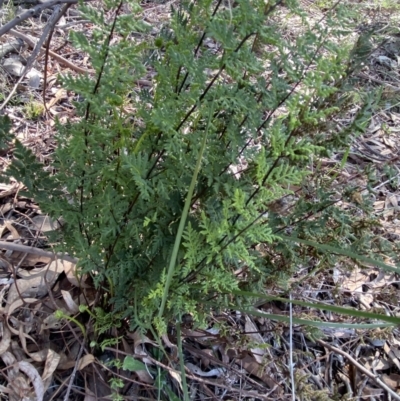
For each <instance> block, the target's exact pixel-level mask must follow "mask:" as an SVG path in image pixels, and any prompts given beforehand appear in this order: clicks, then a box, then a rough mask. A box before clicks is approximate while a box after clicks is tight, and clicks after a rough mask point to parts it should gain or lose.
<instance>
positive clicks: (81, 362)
mask: <svg viewBox="0 0 400 401" xmlns="http://www.w3.org/2000/svg"><path fill="white" fill-rule="evenodd" d="M94 361H95V357H94V356H93V355H92V354H86V355H85V356H83V357H82V358H81V359H80V360H79V362H78V370H82V369H84V368H85V367H86V366H88V365H90V364H91V363H93V362H94Z"/></svg>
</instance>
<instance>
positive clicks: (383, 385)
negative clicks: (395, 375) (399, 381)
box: [317, 340, 400, 401]
mask: <svg viewBox="0 0 400 401" xmlns="http://www.w3.org/2000/svg"><path fill="white" fill-rule="evenodd" d="M317 342H318V343H319V344H321V345H322V346H323V347H326V348H328V349H330V350H331V351H333V352H336V353H337V354H339V355H342V356H344V357H345V358H346V359H347V360H348V361H349V362H350V363H351V364H352V365H354V366H355V367H356V368H357V369H359V370H360V371H361V372H363V373H364V374H365V375H367V376H368V377H369V378H370V379H372V380H373V381H374V382H375V383H376V384H377V385H378V386H380V387H381V388H383V389H384V390H385V391H387V392H388V393H389V394H390V395H391V396H392V397H393V399H395V400H398V401H400V396H399V395H398V394H397V393H396V392H395V391H393V390H392V389H391V388H390V387H389V386H387V385H386V384H385V383H384V382H383V381H382V380H381V379H380V378H379V377H378V376H376V375H374V374H373V373H372V372H371V371H369V370H368V369H367V368H365V367H364V366H363V365H361V364H360V363H359V362H357V361H356V360H355V359H354V358H353V357H352V356H350V355H349V354H348V353H347V352H345V351H342V350H341V349H339V348H336V347H334V346H333V345H330V344H328V343H326V342H325V341H322V340H317Z"/></svg>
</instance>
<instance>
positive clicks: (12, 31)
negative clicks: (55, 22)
mask: <svg viewBox="0 0 400 401" xmlns="http://www.w3.org/2000/svg"><path fill="white" fill-rule="evenodd" d="M9 33H10V34H11V35H13V36H15V37H16V38H19V39H22V40H24V41H25V42H26V43H27V44H28V45H29V47H31V48H34V47H35V45H36V43H35V40H34V38H32V37H31V36H28V35H25V34H24V33H21V32H19V31H16V30H15V29H10V32H9ZM45 51H46V49H41V50H40V52H41V53H45ZM49 55H50V56H51V57H53V58H54V59H55V60H57V61H58V62H59V63H61V64H63V65H64V66H66V67H68V68H70V69H71V70H73V71H75V72H78V73H80V74H90V73H92V72H93V71H90V70H86V69H85V68H81V67H78V66H77V65H75V64H73V63H71V62H70V61H68V60H66V59H65V58H64V57H62V56H60V55H58V54H57V53H54V52H53V51H51V50H49Z"/></svg>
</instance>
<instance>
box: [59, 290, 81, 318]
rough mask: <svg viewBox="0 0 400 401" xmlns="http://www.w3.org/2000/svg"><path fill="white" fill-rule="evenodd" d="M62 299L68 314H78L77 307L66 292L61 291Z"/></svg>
mask: <svg viewBox="0 0 400 401" xmlns="http://www.w3.org/2000/svg"><path fill="white" fill-rule="evenodd" d="M61 294H62V297H63V299H64V301H65V304H66V305H67V309H68V311H69V312H70V313H72V314H75V313H78V312H79V306H78V305H77V304H76V302H75V301H74V300H73V299H72V297H71V294H70V293H69V292H68V291H65V290H61Z"/></svg>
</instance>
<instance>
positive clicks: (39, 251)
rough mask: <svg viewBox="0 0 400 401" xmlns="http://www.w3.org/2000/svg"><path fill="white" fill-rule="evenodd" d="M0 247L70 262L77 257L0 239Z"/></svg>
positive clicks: (75, 260)
mask: <svg viewBox="0 0 400 401" xmlns="http://www.w3.org/2000/svg"><path fill="white" fill-rule="evenodd" d="M0 249H7V250H10V251H16V252H23V253H29V254H31V255H36V256H44V257H46V258H49V259H50V260H56V259H60V260H66V261H68V262H71V263H77V262H78V260H77V259H75V258H72V257H71V256H68V255H64V254H61V253H54V252H49V251H45V250H43V249H39V248H33V247H31V246H27V245H21V244H14V243H13V242H6V241H0Z"/></svg>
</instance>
